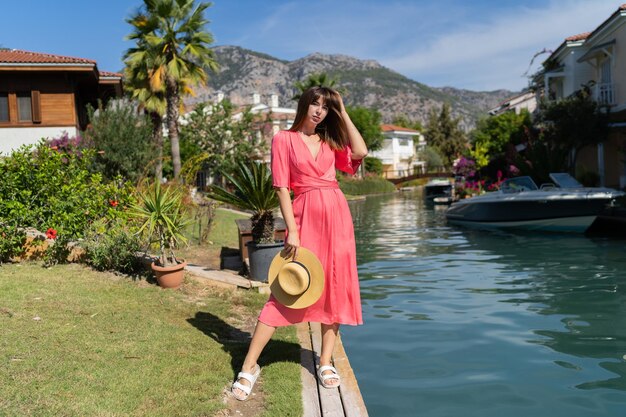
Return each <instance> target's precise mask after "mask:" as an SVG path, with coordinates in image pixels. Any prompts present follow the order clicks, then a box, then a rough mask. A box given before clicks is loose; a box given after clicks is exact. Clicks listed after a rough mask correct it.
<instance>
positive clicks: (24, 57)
mask: <svg viewBox="0 0 626 417" xmlns="http://www.w3.org/2000/svg"><path fill="white" fill-rule="evenodd" d="M0 62H1V63H8V64H92V65H95V64H96V61H94V60H91V59H85V58H74V57H69V56H62V55H52V54H43V53H40V52H30V51H22V50H19V49H0Z"/></svg>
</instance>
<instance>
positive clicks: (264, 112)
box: [250, 93, 296, 162]
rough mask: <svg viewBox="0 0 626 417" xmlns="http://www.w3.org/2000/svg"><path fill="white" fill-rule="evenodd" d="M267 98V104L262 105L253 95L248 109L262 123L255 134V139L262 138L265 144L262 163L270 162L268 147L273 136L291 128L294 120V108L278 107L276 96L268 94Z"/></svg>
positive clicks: (255, 94) (257, 94)
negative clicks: (265, 150)
mask: <svg viewBox="0 0 626 417" xmlns="http://www.w3.org/2000/svg"><path fill="white" fill-rule="evenodd" d="M268 98H269V101H268V102H266V103H262V102H261V95H260V94H259V93H253V94H252V108H251V109H250V111H251V112H252V114H255V115H258V116H259V120H261V121H262V123H261V126H260V129H259V130H257V132H256V133H257V135H258V136H257V137H262V138H263V139H264V140H265V142H266V144H267V149H268V151H267V152H266V154H265V155H264V157H263V161H264V162H270V156H271V155H270V146H271V144H272V138H273V137H274V135H275V134H276V133H278V132H279V131H280V130H287V129H289V128H291V126H292V125H293V122H294V120H295V118H296V109H295V108H291V107H280V106H279V103H278V94H270V95H269V97H268Z"/></svg>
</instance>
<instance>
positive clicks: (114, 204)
mask: <svg viewBox="0 0 626 417" xmlns="http://www.w3.org/2000/svg"><path fill="white" fill-rule="evenodd" d="M109 204H110V205H111V207H117V205H118V204H119V202H118V201H116V200H109Z"/></svg>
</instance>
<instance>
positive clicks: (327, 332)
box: [320, 323, 339, 385]
mask: <svg viewBox="0 0 626 417" xmlns="http://www.w3.org/2000/svg"><path fill="white" fill-rule="evenodd" d="M337 332H339V324H338V323H335V324H324V323H322V354H321V355H320V366H324V365H331V363H330V361H331V359H332V356H333V350H334V349H335V340H337ZM323 374H324V375H330V374H332V372H331V371H324V372H323ZM338 382H339V380H337V379H336V378H329V379H327V380H326V383H327V384H329V385H335V384H337V383H338Z"/></svg>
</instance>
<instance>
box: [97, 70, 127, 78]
mask: <svg viewBox="0 0 626 417" xmlns="http://www.w3.org/2000/svg"><path fill="white" fill-rule="evenodd" d="M99 72H100V76H101V77H119V78H122V77H123V76H124V74H121V73H119V72H111V71H99Z"/></svg>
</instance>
